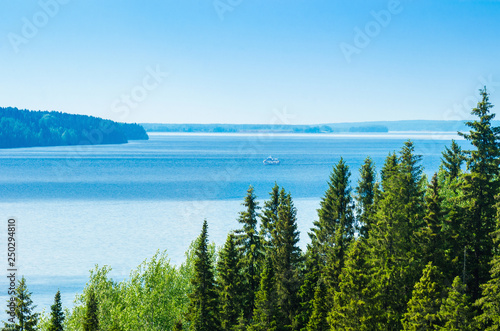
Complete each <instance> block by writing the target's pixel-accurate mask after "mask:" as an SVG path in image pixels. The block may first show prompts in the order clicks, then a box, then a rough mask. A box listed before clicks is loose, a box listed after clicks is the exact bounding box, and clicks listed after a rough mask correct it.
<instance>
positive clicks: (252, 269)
mask: <svg viewBox="0 0 500 331" xmlns="http://www.w3.org/2000/svg"><path fill="white" fill-rule="evenodd" d="M243 206H245V207H246V210H245V211H242V212H240V216H239V218H238V222H239V223H241V224H242V225H243V228H242V229H240V230H238V231H236V242H237V244H238V249H239V254H240V270H241V272H242V274H243V278H244V279H243V289H244V290H243V293H242V301H243V311H244V316H245V318H246V319H247V320H248V321H250V320H251V318H252V315H253V310H254V307H255V293H257V291H258V290H259V284H260V272H261V265H262V260H263V252H262V250H263V249H262V242H261V238H260V236H259V233H258V230H257V217H258V212H257V211H258V209H259V206H258V202H257V198H256V196H255V194H254V189H253V187H252V186H250V188H249V189H248V191H247V195H246V197H245V201H244V202H243Z"/></svg>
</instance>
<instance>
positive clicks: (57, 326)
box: [48, 291, 64, 331]
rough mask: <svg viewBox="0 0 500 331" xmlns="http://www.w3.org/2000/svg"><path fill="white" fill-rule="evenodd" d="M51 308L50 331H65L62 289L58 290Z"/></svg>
mask: <svg viewBox="0 0 500 331" xmlns="http://www.w3.org/2000/svg"><path fill="white" fill-rule="evenodd" d="M50 309H51V311H50V326H49V328H48V331H63V330H64V328H63V323H64V312H63V310H62V304H61V292H60V291H57V293H56V295H55V297H54V304H53V305H52V306H51V307H50Z"/></svg>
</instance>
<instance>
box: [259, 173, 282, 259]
mask: <svg viewBox="0 0 500 331" xmlns="http://www.w3.org/2000/svg"><path fill="white" fill-rule="evenodd" d="M279 198H280V193H279V186H278V184H276V183H274V186H273V188H272V191H271V192H270V193H269V200H267V201H266V202H265V203H264V208H262V213H261V215H260V219H261V226H260V237H261V239H262V246H263V248H264V249H265V250H271V251H272V250H273V247H271V239H272V236H273V232H274V231H275V229H276V223H277V222H278V207H279Z"/></svg>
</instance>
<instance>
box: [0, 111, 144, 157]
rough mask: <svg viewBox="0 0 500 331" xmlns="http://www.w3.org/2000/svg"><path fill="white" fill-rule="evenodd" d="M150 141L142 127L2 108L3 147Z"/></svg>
mask: <svg viewBox="0 0 500 331" xmlns="http://www.w3.org/2000/svg"><path fill="white" fill-rule="evenodd" d="M147 139H148V135H147V133H146V131H145V130H144V128H143V127H142V126H140V125H139V124H129V123H117V122H113V121H111V120H105V119H102V118H99V117H93V116H86V115H74V114H67V113H61V112H56V111H50V112H48V111H28V110H20V109H17V108H0V148H14V147H35V146H66V145H99V144H123V143H126V142H128V140H147Z"/></svg>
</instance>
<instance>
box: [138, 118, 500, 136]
mask: <svg viewBox="0 0 500 331" xmlns="http://www.w3.org/2000/svg"><path fill="white" fill-rule="evenodd" d="M493 122H494V124H495V125H498V124H500V122H498V123H495V122H496V121H493ZM141 125H142V126H143V127H144V129H146V131H147V132H186V133H188V132H192V133H196V132H198V133H224V132H225V133H259V132H270V133H341V132H366V133H367V132H374V133H376V132H382V133H383V132H394V131H429V132H436V131H439V132H457V131H466V130H467V126H466V125H465V121H439V120H405V121H372V122H349V123H331V124H316V125H271V124H162V123H141Z"/></svg>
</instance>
